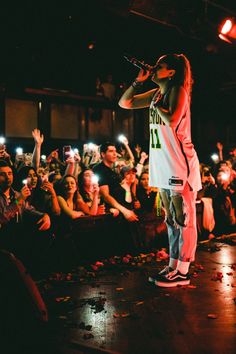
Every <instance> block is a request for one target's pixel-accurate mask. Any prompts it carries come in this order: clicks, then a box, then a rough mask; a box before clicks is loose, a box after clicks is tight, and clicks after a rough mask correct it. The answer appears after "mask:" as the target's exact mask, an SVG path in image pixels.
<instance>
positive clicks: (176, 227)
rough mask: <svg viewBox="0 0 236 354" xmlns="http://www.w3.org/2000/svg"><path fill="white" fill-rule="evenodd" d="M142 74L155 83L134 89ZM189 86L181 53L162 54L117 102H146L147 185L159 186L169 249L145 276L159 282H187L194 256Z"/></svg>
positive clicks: (132, 105)
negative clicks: (145, 88)
mask: <svg viewBox="0 0 236 354" xmlns="http://www.w3.org/2000/svg"><path fill="white" fill-rule="evenodd" d="M148 78H151V80H152V81H153V82H154V83H155V84H156V85H157V88H155V89H153V90H150V91H147V92H144V93H141V94H137V89H139V88H140V87H141V86H142V84H143V83H144V81H146V80H147V79H148ZM191 91H192V74H191V67H190V63H189V60H188V59H187V57H186V56H185V55H184V54H167V55H163V56H161V57H160V58H159V59H158V60H157V63H156V65H155V66H154V67H151V66H146V69H141V70H140V72H139V74H138V76H137V78H136V79H135V81H134V82H133V83H132V85H131V86H130V87H129V88H128V89H127V90H126V91H125V92H124V94H123V95H122V97H121V98H120V101H119V105H120V107H122V108H126V109H136V108H146V107H149V123H150V151H149V184H150V186H151V187H158V188H159V189H160V193H161V199H162V203H163V206H164V208H165V211H166V224H167V229H168V239H169V253H170V258H169V265H168V266H167V267H165V268H164V269H163V270H162V271H160V273H158V274H157V276H155V277H149V281H152V282H155V284H156V285H157V286H162V287H174V286H177V285H187V284H189V283H190V276H189V266H190V262H192V261H194V259H195V252H196V245H197V228H196V210H195V199H196V193H197V191H198V190H200V189H201V178H200V172H199V161H198V157H197V154H196V151H195V150H194V146H193V144H192V141H191V126H190V102H191Z"/></svg>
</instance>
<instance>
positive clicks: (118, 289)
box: [116, 288, 124, 291]
mask: <svg viewBox="0 0 236 354" xmlns="http://www.w3.org/2000/svg"><path fill="white" fill-rule="evenodd" d="M123 290H124V288H116V291H123Z"/></svg>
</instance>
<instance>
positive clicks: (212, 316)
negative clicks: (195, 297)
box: [207, 313, 218, 320]
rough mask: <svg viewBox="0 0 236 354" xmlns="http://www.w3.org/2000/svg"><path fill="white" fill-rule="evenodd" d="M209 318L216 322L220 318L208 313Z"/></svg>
mask: <svg viewBox="0 0 236 354" xmlns="http://www.w3.org/2000/svg"><path fill="white" fill-rule="evenodd" d="M207 317H208V318H210V319H211V320H215V319H216V318H218V316H217V315H216V314H215V313H208V315H207Z"/></svg>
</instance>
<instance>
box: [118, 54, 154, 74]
mask: <svg viewBox="0 0 236 354" xmlns="http://www.w3.org/2000/svg"><path fill="white" fill-rule="evenodd" d="M124 58H125V59H126V60H127V61H128V62H129V63H131V64H133V65H134V66H137V68H139V69H143V70H146V71H152V70H153V67H152V66H151V65H149V64H146V63H142V62H141V61H140V60H138V59H136V58H134V57H132V56H131V55H128V54H126V55H124Z"/></svg>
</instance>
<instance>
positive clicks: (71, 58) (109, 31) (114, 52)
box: [0, 0, 236, 112]
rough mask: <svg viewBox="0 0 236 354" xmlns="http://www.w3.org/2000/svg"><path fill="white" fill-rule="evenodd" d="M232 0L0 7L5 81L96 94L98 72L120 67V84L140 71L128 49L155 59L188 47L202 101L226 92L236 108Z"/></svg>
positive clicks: (110, 0)
mask: <svg viewBox="0 0 236 354" xmlns="http://www.w3.org/2000/svg"><path fill="white" fill-rule="evenodd" d="M232 3H233V2H232V1H228V0H225V1H223V0H221V1H220V0H216V1H208V0H133V1H129V0H100V1H99V0H77V1H70V0H67V1H64V2H60V1H57V2H54V1H49V0H48V1H47V2H46V1H37V2H33V1H30V2H26V1H24V2H18V3H17V4H14V3H8V4H7V5H5V6H4V8H3V6H2V8H1V11H0V35H1V57H0V82H1V83H2V84H4V85H5V86H6V87H8V88H9V89H10V88H19V89H21V88H24V87H40V88H41V87H51V88H56V89H65V90H69V91H71V92H76V93H79V94H91V93H92V92H93V89H94V82H95V77H96V76H101V78H102V79H104V78H105V76H106V74H108V73H112V74H113V76H114V80H115V82H116V83H120V82H122V81H128V82H129V81H130V80H132V79H133V78H134V77H135V75H136V73H137V70H136V68H134V67H132V66H131V65H130V64H129V63H128V62H126V61H125V60H124V58H123V55H124V54H125V53H127V52H128V53H131V54H132V55H134V56H137V57H138V58H140V59H144V60H145V61H146V62H148V63H150V64H153V63H154V62H155V60H156V58H157V57H158V56H159V55H161V54H163V53H165V52H178V53H180V52H184V53H185V54H187V56H188V57H189V58H190V61H191V63H192V68H193V74H194V78H195V95H196V99H195V102H198V100H200V99H203V100H204V101H207V100H218V99H221V100H222V99H224V97H225V99H226V100H230V101H231V106H233V109H234V110H235V109H236V107H235V105H236V103H235V101H236V100H234V99H232V97H235V93H236V65H235V63H236V43H233V44H232V45H230V44H228V43H225V42H223V41H221V40H220V39H219V38H218V36H217V30H218V27H219V24H220V23H221V21H222V19H223V18H225V17H227V16H233V15H236V2H234V5H233V4H232ZM235 17H236V16H235ZM222 97H223V98H222ZM199 109H200V108H199ZM232 111H233V110H232ZM217 112H218V109H217Z"/></svg>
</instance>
